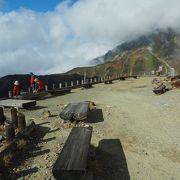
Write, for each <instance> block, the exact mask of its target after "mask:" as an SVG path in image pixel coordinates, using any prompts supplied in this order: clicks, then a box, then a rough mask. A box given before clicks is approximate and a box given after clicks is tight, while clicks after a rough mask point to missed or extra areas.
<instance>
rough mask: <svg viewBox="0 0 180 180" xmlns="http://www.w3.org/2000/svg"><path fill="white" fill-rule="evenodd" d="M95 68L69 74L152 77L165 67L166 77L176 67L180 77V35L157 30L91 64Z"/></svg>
mask: <svg viewBox="0 0 180 180" xmlns="http://www.w3.org/2000/svg"><path fill="white" fill-rule="evenodd" d="M91 65H92V66H91V67H81V68H75V69H73V70H71V71H69V72H68V74H71V73H73V74H74V73H78V74H81V75H83V74H84V72H86V73H87V74H88V75H89V76H95V75H96V76H116V75H117V74H129V75H132V74H136V75H139V74H150V72H151V71H152V70H158V67H159V65H163V66H164V69H163V71H164V72H165V73H166V72H167V71H168V69H169V67H170V66H171V67H174V68H175V70H176V72H177V73H180V35H179V34H176V33H175V32H174V31H173V30H172V29H167V30H163V31H160V30H157V31H156V32H154V33H152V34H150V35H147V36H141V37H139V38H137V39H136V40H132V41H129V42H125V43H123V44H120V45H118V46H117V47H115V48H114V49H112V50H110V51H108V52H107V53H106V54H105V55H104V56H101V57H97V58H95V59H93V60H92V61H91Z"/></svg>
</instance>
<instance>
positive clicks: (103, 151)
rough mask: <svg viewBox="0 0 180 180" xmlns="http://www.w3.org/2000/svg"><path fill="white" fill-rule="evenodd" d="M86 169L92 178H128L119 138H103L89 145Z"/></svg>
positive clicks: (96, 179) (100, 179) (110, 179)
mask: <svg viewBox="0 0 180 180" xmlns="http://www.w3.org/2000/svg"><path fill="white" fill-rule="evenodd" d="M89 157H90V158H89V163H88V170H89V171H91V172H93V174H94V180H129V179H130V175H129V171H128V166H127V162H126V157H125V154H124V151H123V148H122V145H121V142H120V140H119V139H103V140H101V141H100V142H99V145H98V147H97V148H95V147H93V146H91V147H90V156H89Z"/></svg>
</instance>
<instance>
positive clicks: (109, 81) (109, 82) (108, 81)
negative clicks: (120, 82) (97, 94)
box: [104, 80, 112, 84]
mask: <svg viewBox="0 0 180 180" xmlns="http://www.w3.org/2000/svg"><path fill="white" fill-rule="evenodd" d="M104 84H112V80H105V81H104Z"/></svg>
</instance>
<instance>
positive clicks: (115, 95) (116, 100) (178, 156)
mask: <svg viewBox="0 0 180 180" xmlns="http://www.w3.org/2000/svg"><path fill="white" fill-rule="evenodd" d="M151 80H152V78H149V77H146V78H140V79H128V80H126V81H115V82H114V83H113V84H110V85H105V84H97V85H95V86H94V88H92V89H88V90H81V89H75V90H73V91H72V93H70V94H67V95H64V96H57V97H52V98H47V99H45V100H40V101H38V102H37V107H36V108H32V109H31V110H20V111H21V112H23V113H24V114H25V115H26V118H27V119H34V121H35V122H36V124H39V126H38V132H37V134H36V136H37V138H36V141H35V142H34V143H32V145H31V148H29V149H28V152H29V153H28V154H26V155H25V156H24V161H23V162H22V163H21V165H18V166H16V167H15V168H14V172H15V173H16V176H14V177H16V178H17V179H31V180H33V179H34V180H37V179H53V177H52V165H53V163H54V162H55V161H56V159H57V157H58V154H59V152H60V151H61V149H62V147H63V145H64V143H65V141H66V139H67V137H68V134H69V132H70V130H71V128H72V127H73V126H74V124H69V123H63V121H62V120H61V119H60V118H59V113H60V112H61V111H62V109H63V107H64V106H65V105H66V104H68V103H71V102H80V101H85V100H89V101H94V102H95V104H96V105H97V110H94V111H92V113H91V114H90V117H89V120H88V123H87V124H90V125H91V126H93V134H92V139H91V144H92V147H91V149H92V153H91V154H92V156H91V157H90V158H89V164H88V169H90V170H91V171H93V172H94V177H95V179H99V180H111V179H112V180H119V179H135V180H139V179H147V180H149V179H152V180H161V179H162V180H164V179H170V180H178V179H180V131H179V128H180V111H179V108H180V100H179V99H180V90H178V89H175V90H172V91H169V92H166V93H165V94H163V95H155V94H154V93H153V92H152V84H151ZM47 110H49V111H50V112H51V114H52V117H49V118H45V117H43V115H42V114H43V112H44V111H47ZM6 115H7V116H9V110H6ZM93 152H94V153H93Z"/></svg>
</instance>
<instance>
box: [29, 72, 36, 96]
mask: <svg viewBox="0 0 180 180" xmlns="http://www.w3.org/2000/svg"><path fill="white" fill-rule="evenodd" d="M30 76H31V78H30V92H32V91H34V89H35V81H34V80H35V79H36V76H35V75H34V74H33V73H32V72H30Z"/></svg>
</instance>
